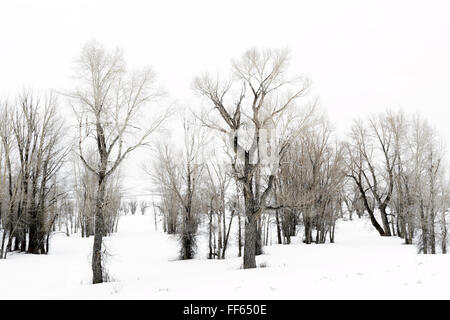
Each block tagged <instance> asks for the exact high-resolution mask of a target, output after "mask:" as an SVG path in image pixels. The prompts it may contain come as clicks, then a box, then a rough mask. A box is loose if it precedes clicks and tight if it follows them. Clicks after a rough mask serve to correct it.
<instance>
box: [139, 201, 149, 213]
mask: <svg viewBox="0 0 450 320" xmlns="http://www.w3.org/2000/svg"><path fill="white" fill-rule="evenodd" d="M139 208H140V209H141V214H142V215H144V214H145V209H147V208H148V203H147V202H146V201H145V200H142V201H141V202H140V203H139Z"/></svg>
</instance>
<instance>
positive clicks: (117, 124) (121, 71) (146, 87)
mask: <svg viewBox="0 0 450 320" xmlns="http://www.w3.org/2000/svg"><path fill="white" fill-rule="evenodd" d="M77 66H78V73H77V76H78V80H79V82H78V88H77V89H76V90H74V91H73V92H72V93H70V94H69V96H70V97H71V98H72V99H71V100H72V106H73V111H74V114H75V116H76V119H77V121H78V125H77V127H78V153H79V157H80V159H81V161H82V163H83V164H84V165H85V166H86V168H87V169H88V170H90V171H91V172H92V173H93V174H94V175H95V177H96V179H97V190H96V200H95V215H94V216H95V228H94V229H95V235H94V245H93V253H92V272H93V283H101V282H103V281H104V278H103V266H102V239H103V237H104V236H105V221H104V211H105V206H106V203H105V196H106V185H107V181H108V179H109V177H110V176H111V175H112V174H113V173H114V172H115V171H116V170H117V168H118V167H119V165H120V164H121V163H122V162H123V160H124V159H125V157H126V156H127V155H129V154H130V153H131V152H133V151H134V150H135V149H136V148H138V147H140V146H144V145H147V144H148V143H149V137H150V135H151V134H152V133H154V132H155V131H156V130H157V128H158V127H159V126H160V125H161V123H162V122H163V121H164V119H165V118H166V117H167V114H164V115H162V116H159V117H158V118H156V119H155V120H152V121H149V122H147V123H146V124H143V122H144V121H142V117H143V116H145V114H144V113H143V112H145V111H146V110H148V111H147V112H150V109H148V108H147V107H148V103H149V102H151V101H152V100H154V99H155V98H156V97H157V96H159V94H160V92H159V91H157V90H156V89H155V75H154V73H153V72H152V71H151V70H150V69H148V68H147V69H141V70H138V71H134V72H128V71H127V69H126V66H125V60H124V57H123V54H122V52H121V50H119V49H116V50H115V51H107V50H105V49H104V48H103V47H102V46H101V45H100V44H98V43H97V42H90V43H88V44H86V45H84V46H83V48H82V51H81V55H80V57H79V59H78V61H77ZM140 120H141V121H140ZM93 145H94V146H95V147H96V149H97V153H98V157H97V158H96V159H95V160H96V161H95V162H89V161H88V159H86V157H85V151H84V149H85V148H87V147H89V146H93Z"/></svg>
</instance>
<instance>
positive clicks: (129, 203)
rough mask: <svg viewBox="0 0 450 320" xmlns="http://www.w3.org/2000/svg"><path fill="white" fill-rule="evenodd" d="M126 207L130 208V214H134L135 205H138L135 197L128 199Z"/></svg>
mask: <svg viewBox="0 0 450 320" xmlns="http://www.w3.org/2000/svg"><path fill="white" fill-rule="evenodd" d="M128 207H129V208H130V212H131V214H132V215H134V214H135V213H136V210H137V207H138V202H137V200H136V199H133V200H130V201H128Z"/></svg>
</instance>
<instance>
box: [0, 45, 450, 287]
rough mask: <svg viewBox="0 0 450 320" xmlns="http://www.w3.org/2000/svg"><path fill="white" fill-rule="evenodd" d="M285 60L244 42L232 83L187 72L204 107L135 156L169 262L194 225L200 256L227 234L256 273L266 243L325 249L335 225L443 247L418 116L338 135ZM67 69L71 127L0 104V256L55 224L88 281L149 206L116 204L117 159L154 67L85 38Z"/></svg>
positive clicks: (27, 105)
mask: <svg viewBox="0 0 450 320" xmlns="http://www.w3.org/2000/svg"><path fill="white" fill-rule="evenodd" d="M288 66H289V53H288V52H287V51H283V50H281V51H277V50H262V51H260V50H256V49H251V50H248V51H246V52H245V53H244V54H243V55H242V57H241V58H240V59H237V60H234V61H233V63H232V67H231V73H232V77H231V78H230V79H224V78H220V77H216V78H213V77H211V76H209V75H208V74H205V75H203V76H200V77H197V78H195V80H194V82H193V89H194V91H195V92H196V93H197V94H198V95H199V96H200V98H201V99H202V100H203V102H204V103H205V104H206V106H207V107H208V109H206V110H203V111H201V110H198V109H197V110H194V112H193V115H192V117H185V118H184V119H183V122H182V124H183V125H182V129H183V132H182V136H183V139H182V143H179V144H174V143H173V144H170V142H168V141H165V143H160V144H154V145H156V146H157V148H155V149H156V152H155V154H152V159H150V160H151V161H147V162H149V163H152V165H151V166H149V167H146V173H147V174H148V175H149V176H150V177H151V178H152V181H153V184H154V185H155V187H156V190H157V191H158V192H159V194H160V197H159V201H157V202H154V203H153V204H152V205H153V209H154V223H155V230H157V229H158V226H157V212H159V213H160V214H161V216H162V228H163V231H164V232H166V233H168V234H177V235H178V236H179V239H180V258H181V259H192V258H194V257H195V255H196V254H197V252H198V251H197V250H196V249H197V247H196V246H197V237H198V230H199V229H201V228H202V227H204V228H205V229H204V230H206V232H207V235H208V249H209V250H208V256H207V257H208V258H209V259H225V258H226V257H227V256H228V255H229V253H230V243H231V242H232V241H236V242H237V249H238V252H237V255H238V256H241V255H243V268H255V267H256V256H257V255H259V254H261V253H262V252H263V246H265V245H269V244H272V243H273V242H276V243H278V244H286V245H287V244H290V243H291V242H292V241H293V240H292V239H293V237H296V236H298V235H300V236H301V239H302V240H303V242H304V243H305V244H308V245H309V244H313V243H315V244H323V243H327V242H329V243H333V242H335V240H336V237H338V236H337V235H336V232H335V230H336V228H335V227H336V221H337V220H338V219H342V218H345V219H347V218H348V219H350V220H352V219H354V218H355V217H358V218H363V217H364V216H367V217H368V218H369V219H370V221H371V223H372V225H373V227H374V228H375V230H376V231H377V232H378V233H379V234H380V236H383V237H385V236H386V237H387V236H397V237H400V238H402V239H404V242H405V244H416V245H417V247H418V251H419V252H420V253H424V254H435V253H438V252H441V253H447V241H448V237H447V217H446V214H447V211H448V207H449V199H450V198H449V181H450V180H449V179H448V174H447V172H446V159H445V154H444V148H443V143H442V141H441V140H440V138H439V135H438V133H437V132H436V131H435V130H434V129H433V128H432V126H431V125H430V124H428V123H427V121H426V120H424V119H423V118H421V117H420V116H417V115H414V116H411V115H406V114H404V113H402V112H391V111H386V112H382V113H379V114H375V115H372V116H370V117H367V118H364V119H357V120H355V121H354V123H353V124H352V126H351V128H350V131H349V133H348V134H347V136H346V137H345V138H343V139H338V138H337V135H336V134H335V133H334V131H333V128H332V125H331V124H330V122H329V121H328V120H327V119H326V117H325V116H324V115H323V114H322V113H321V112H320V110H319V108H318V106H317V100H315V99H311V98H310V97H308V92H309V87H310V81H309V80H308V79H305V78H303V77H291V76H289V72H288ZM76 76H77V77H76V80H77V81H76V83H74V85H73V88H74V89H73V90H72V91H71V92H70V93H66V94H65V96H66V98H68V100H69V101H70V105H71V107H72V110H73V115H74V116H75V119H76V125H75V128H76V130H75V131H76V132H70V131H68V130H66V129H65V127H64V124H63V123H64V122H63V121H62V120H61V118H62V117H61V116H60V114H59V113H58V110H59V106H60V103H59V102H58V100H57V99H56V97H55V95H54V94H52V93H48V94H45V95H39V94H36V93H33V92H31V91H24V92H23V93H22V94H20V95H19V96H18V97H17V98H16V99H14V101H12V100H8V101H6V100H4V101H3V100H2V101H0V230H1V233H0V234H1V247H0V258H6V257H7V254H8V252H11V251H19V252H27V253H30V254H44V253H47V252H48V251H49V239H50V235H51V234H52V232H57V231H61V232H64V233H65V234H67V235H68V236H69V235H71V234H73V233H77V232H79V231H80V232H81V236H82V237H90V236H93V237H94V241H93V255H92V272H93V283H101V282H103V281H105V280H106V275H105V270H104V266H103V262H102V260H103V259H102V256H103V254H104V248H103V238H104V237H106V236H108V235H110V234H111V233H113V232H115V231H117V227H118V222H119V217H120V213H121V212H122V213H124V214H128V213H131V214H132V215H135V214H136V212H137V209H138V206H139V207H140V210H141V214H142V215H144V214H145V210H146V208H148V207H149V206H150V204H149V203H148V202H146V201H141V202H140V203H138V202H137V200H131V201H128V202H125V201H123V199H122V197H121V183H120V181H121V180H120V166H121V164H122V163H123V162H124V160H125V158H126V157H127V156H128V155H130V154H132V152H133V151H134V150H136V149H137V148H139V147H142V146H148V145H149V138H150V137H151V136H152V135H153V133H154V132H155V131H156V130H157V129H158V128H159V127H160V126H161V125H162V124H163V122H164V121H165V120H166V119H167V118H168V116H169V113H168V112H166V113H164V114H163V115H161V116H159V117H156V118H154V119H153V120H152V121H148V120H147V119H145V115H146V114H149V113H152V112H150V111H149V110H146V109H145V108H146V107H148V106H149V103H150V102H151V101H153V100H154V98H156V97H157V96H159V94H160V92H159V91H158V90H156V89H155V77H154V74H153V72H152V71H151V70H149V69H139V70H137V71H135V72H130V71H128V70H127V68H126V65H125V60H124V57H123V55H122V52H121V51H120V50H115V51H108V50H105V49H104V48H103V47H102V46H101V45H100V44H98V43H96V42H90V43H88V44H86V45H85V46H84V47H83V48H82V51H81V55H80V57H79V59H78V60H77V74H76ZM72 128H73V127H72ZM210 136H214V137H216V138H217V139H216V140H214V142H210V141H211V140H209V137H210ZM74 137H75V139H73V138H74ZM218 138H221V144H222V145H221V146H222V147H223V150H222V152H221V151H220V150H221V149H220V148H218V143H217V141H219V140H218ZM70 139H72V141H75V142H74V143H69V142H70ZM180 141H181V140H180ZM211 149H213V150H214V153H211ZM205 154H209V156H207V157H205V156H204V155H205ZM67 186H70V187H67ZM233 230H234V231H235V232H233ZM272 235H276V241H272ZM242 249H243V252H242Z"/></svg>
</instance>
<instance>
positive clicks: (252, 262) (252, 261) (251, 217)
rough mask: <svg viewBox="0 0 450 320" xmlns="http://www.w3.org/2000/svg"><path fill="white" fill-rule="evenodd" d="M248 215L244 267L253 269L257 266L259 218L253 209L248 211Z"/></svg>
mask: <svg viewBox="0 0 450 320" xmlns="http://www.w3.org/2000/svg"><path fill="white" fill-rule="evenodd" d="M246 211H247V209H246ZM249 211H250V210H249ZM246 216H247V219H246V221H245V241H244V269H252V268H256V241H257V240H256V238H257V220H258V219H257V217H256V216H255V214H254V213H253V212H251V211H250V212H247V214H246Z"/></svg>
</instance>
